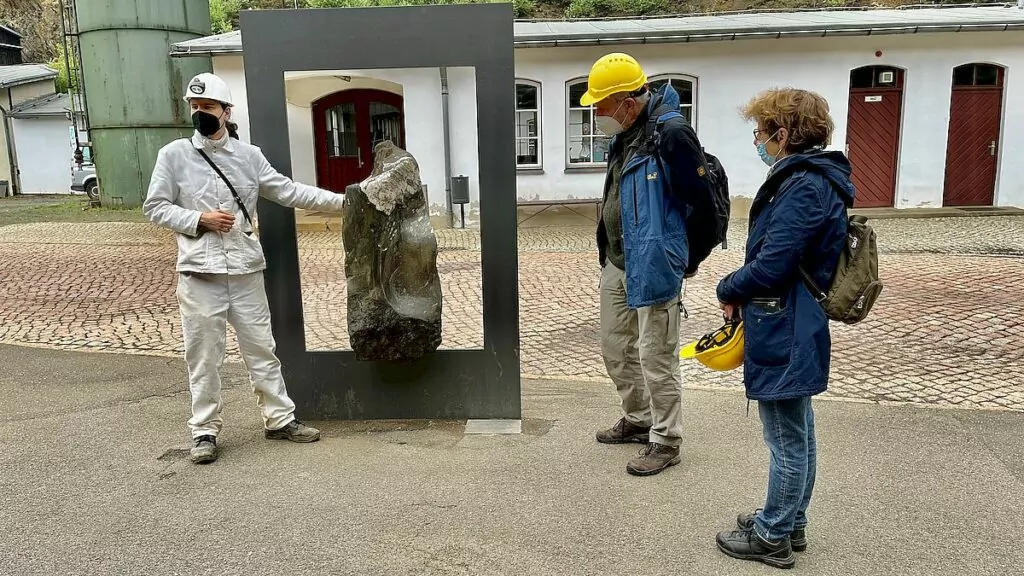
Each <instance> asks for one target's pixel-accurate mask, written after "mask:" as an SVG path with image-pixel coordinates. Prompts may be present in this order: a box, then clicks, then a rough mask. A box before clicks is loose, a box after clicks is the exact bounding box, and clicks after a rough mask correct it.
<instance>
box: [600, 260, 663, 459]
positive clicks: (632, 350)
mask: <svg viewBox="0 0 1024 576" xmlns="http://www.w3.org/2000/svg"><path fill="white" fill-rule="evenodd" d="M601 350H602V353H603V356H604V364H605V367H606V368H607V369H608V376H610V377H611V379H612V381H613V382H614V383H615V388H616V389H617V390H618V392H619V396H621V397H622V412H623V414H624V415H625V418H626V420H628V421H629V422H631V423H633V424H636V425H638V426H650V427H651V432H650V437H651V442H657V443H658V444H664V445H666V446H679V445H680V444H681V443H682V433H683V419H682V394H683V382H682V378H681V377H680V375H679V298H678V297H676V298H673V299H672V300H669V301H668V302H665V303H663V304H656V305H654V306H647V307H645V308H640V309H638V310H632V309H630V308H629V307H628V306H626V273H625V272H624V271H622V270H620V269H619V268H617V267H615V266H614V265H613V264H611V263H608V264H606V265H605V267H604V270H603V271H602V273H601Z"/></svg>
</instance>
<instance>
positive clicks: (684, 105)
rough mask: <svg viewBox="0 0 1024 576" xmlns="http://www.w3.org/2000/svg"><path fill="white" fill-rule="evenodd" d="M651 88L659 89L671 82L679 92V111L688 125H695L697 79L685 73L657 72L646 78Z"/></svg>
mask: <svg viewBox="0 0 1024 576" xmlns="http://www.w3.org/2000/svg"><path fill="white" fill-rule="evenodd" d="M648 81H649V82H650V86H651V90H654V91H656V90H660V89H661V88H662V86H664V85H665V84H668V83H671V84H672V87H673V88H675V90H676V92H678V93H679V112H680V113H681V114H682V115H683V116H685V117H686V121H687V122H689V123H690V126H696V120H697V110H696V107H697V79H696V78H694V77H693V76H687V75H685V74H659V75H657V76H652V77H651V78H649V79H648Z"/></svg>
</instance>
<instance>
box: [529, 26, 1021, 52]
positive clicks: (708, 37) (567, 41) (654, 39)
mask: <svg viewBox="0 0 1024 576" xmlns="http://www.w3.org/2000/svg"><path fill="white" fill-rule="evenodd" d="M1010 30H1024V22H1014V23H1002V24H927V25H916V26H878V27H872V28H841V29H804V30H801V29H795V30H777V31H763V30H750V31H743V32H724V33H722V32H719V33H707V34H701V33H692V34H690V33H671V32H669V33H665V34H641V35H636V34H633V35H618V36H604V37H585V36H580V37H578V38H564V37H547V38H536V39H530V40H516V42H515V46H516V48H556V47H571V46H605V45H611V44H665V43H686V42H727V41H732V40H764V39H783V38H832V37H843V36H887V35H893V34H923V33H936V32H947V33H948V32H1006V31H1010Z"/></svg>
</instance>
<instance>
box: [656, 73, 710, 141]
mask: <svg viewBox="0 0 1024 576" xmlns="http://www.w3.org/2000/svg"><path fill="white" fill-rule="evenodd" d="M659 80H669V81H671V80H685V81H687V82H689V83H690V85H691V87H692V94H693V101H692V102H690V103H689V104H686V103H684V102H682V100H681V99H680V102H679V106H680V107H683V106H689V107H690V126H692V127H693V131H694V132H697V133H698V134H699V130H698V128H697V125H698V122H697V113H698V112H699V110H697V100H698V97H697V90H698V89H699V87H700V82H699V81H698V80H697V77H696V76H694V75H693V74H682V73H676V72H668V73H665V74H656V75H654V76H651V77H650V78H648V79H647V83H648V84H650V83H651V82H657V81H659Z"/></svg>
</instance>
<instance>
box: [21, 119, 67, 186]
mask: <svg viewBox="0 0 1024 576" xmlns="http://www.w3.org/2000/svg"><path fill="white" fill-rule="evenodd" d="M11 124H12V128H13V132H14V141H15V146H16V147H17V148H16V149H17V151H18V167H19V168H20V169H21V191H22V193H23V194H70V193H71V145H70V144H69V143H68V133H69V129H70V126H71V123H70V122H68V121H67V120H66V119H64V118H60V117H57V118H32V119H28V118H25V119H17V118H16V119H13V120H12V121H11Z"/></svg>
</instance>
